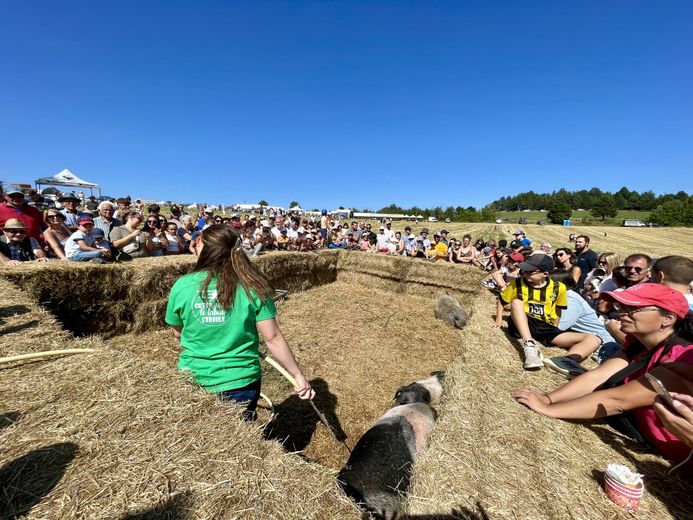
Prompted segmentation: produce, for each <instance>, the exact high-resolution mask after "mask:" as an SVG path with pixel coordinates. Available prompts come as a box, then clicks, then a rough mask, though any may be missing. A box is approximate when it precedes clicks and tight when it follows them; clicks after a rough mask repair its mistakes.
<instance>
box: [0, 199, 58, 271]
mask: <svg viewBox="0 0 693 520" xmlns="http://www.w3.org/2000/svg"><path fill="white" fill-rule="evenodd" d="M32 209H35V208H32ZM2 231H3V234H2V236H0V254H2V255H3V256H2V258H0V261H2V263H3V264H5V265H18V264H19V263H20V262H29V261H31V260H37V261H39V262H45V261H47V260H48V258H46V255H45V254H44V252H43V249H42V248H41V244H39V242H38V240H36V239H35V238H34V237H30V236H27V230H26V226H25V225H24V222H22V221H21V220H19V219H18V218H11V219H8V220H7V221H6V222H5V227H3V229H2Z"/></svg>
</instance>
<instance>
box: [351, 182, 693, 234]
mask: <svg viewBox="0 0 693 520" xmlns="http://www.w3.org/2000/svg"><path fill="white" fill-rule="evenodd" d="M526 209H527V210H535V211H536V210H546V212H547V213H546V218H547V220H549V221H550V222H552V223H555V224H559V223H561V222H562V221H563V220H565V219H569V218H571V215H572V213H573V211H574V210H576V209H583V210H588V211H589V212H590V213H591V215H592V217H594V218H596V219H600V220H602V221H604V220H605V219H613V218H614V217H615V216H616V215H617V214H618V212H619V211H621V210H636V211H649V212H650V216H649V219H648V220H649V221H651V222H657V223H659V224H661V225H663V226H693V196H690V195H688V193H686V192H685V191H679V192H678V193H674V194H665V195H655V194H654V192H652V191H645V192H643V193H639V192H637V191H631V190H629V189H628V188H626V187H625V186H624V187H623V188H621V189H620V190H618V191H617V192H616V193H610V192H605V191H602V190H600V189H599V188H592V189H591V190H580V191H568V190H565V189H561V190H558V191H554V192H552V193H535V192H534V191H527V192H522V193H518V194H517V195H512V196H507V197H501V198H500V199H498V200H495V201H493V202H492V203H491V204H488V205H487V206H484V207H483V208H482V209H480V210H477V209H476V208H475V207H473V206H469V207H466V208H463V207H461V206H457V207H452V206H449V207H447V208H443V207H440V206H437V207H435V208H419V207H417V206H413V207H411V208H403V207H401V206H398V205H397V204H390V205H389V206H385V207H384V208H380V209H379V210H377V212H378V213H405V214H408V215H423V217H424V218H428V217H436V218H437V219H439V220H440V219H446V218H449V219H450V220H456V221H461V222H491V221H493V220H494V219H496V218H498V213H499V212H500V211H522V210H526ZM356 211H358V210H356ZM363 211H371V210H369V209H368V208H364V209H363Z"/></svg>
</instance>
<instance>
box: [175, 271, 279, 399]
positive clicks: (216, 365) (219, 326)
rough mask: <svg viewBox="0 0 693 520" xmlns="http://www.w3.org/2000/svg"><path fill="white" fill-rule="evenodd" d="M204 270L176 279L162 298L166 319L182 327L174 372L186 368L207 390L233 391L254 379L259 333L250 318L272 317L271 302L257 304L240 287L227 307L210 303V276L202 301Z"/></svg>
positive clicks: (212, 288) (212, 293) (212, 290)
mask: <svg viewBox="0 0 693 520" xmlns="http://www.w3.org/2000/svg"><path fill="white" fill-rule="evenodd" d="M206 276H207V273H206V272H197V273H191V274H187V275H185V276H182V277H181V278H179V279H178V280H177V281H176V283H175V284H173V287H172V288H171V293H170V294H169V297H168V306H167V307H166V323H168V324H169V325H172V326H174V327H182V330H181V341H180V342H181V345H182V347H183V352H182V353H181V355H180V358H179V359H178V368H179V369H180V370H185V371H190V372H191V373H192V375H193V378H194V380H195V382H196V383H197V384H199V385H200V386H202V387H204V388H206V389H207V390H209V391H210V392H223V391H226V390H234V389H236V388H241V387H243V386H245V385H248V384H250V383H253V382H255V381H257V380H258V379H260V376H261V371H260V358H259V356H258V343H259V337H258V332H257V326H256V322H258V321H263V320H268V319H271V318H274V317H275V316H276V315H277V310H276V308H275V306H274V301H273V300H272V299H271V298H268V299H267V300H266V301H264V302H262V301H261V300H260V298H258V297H257V296H256V295H255V293H254V292H253V291H252V290H251V291H250V294H251V297H250V298H248V295H247V294H246V292H245V290H244V289H243V287H242V286H241V285H239V286H238V287H237V289H236V294H235V296H234V303H233V306H232V307H231V308H229V309H226V310H224V309H221V308H219V307H218V306H217V303H216V294H217V292H216V288H217V280H216V277H215V278H212V280H210V282H209V286H208V287H207V295H208V303H205V302H204V301H203V300H202V298H201V296H200V287H201V285H202V282H203V281H204V279H205V277H206Z"/></svg>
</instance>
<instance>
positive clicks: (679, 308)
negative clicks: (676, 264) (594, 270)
mask: <svg viewBox="0 0 693 520" xmlns="http://www.w3.org/2000/svg"><path fill="white" fill-rule="evenodd" d="M600 297H602V298H604V299H605V300H608V301H617V302H619V303H622V304H623V305H629V306H631V307H647V306H648V305H656V306H657V307H661V308H662V309H664V310H667V311H669V312H673V313H674V314H676V315H677V316H678V317H679V318H681V319H683V318H685V317H686V314H688V302H687V301H686V297H685V296H684V295H683V294H682V293H680V292H679V291H677V290H675V289H672V288H671V287H667V286H666V285H661V284H658V283H639V284H637V285H634V286H632V287H629V288H628V289H626V290H625V291H608V292H603V293H600Z"/></svg>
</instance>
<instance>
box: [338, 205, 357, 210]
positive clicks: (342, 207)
mask: <svg viewBox="0 0 693 520" xmlns="http://www.w3.org/2000/svg"><path fill="white" fill-rule="evenodd" d="M339 209H344V206H339ZM354 211H355V210H354Z"/></svg>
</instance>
